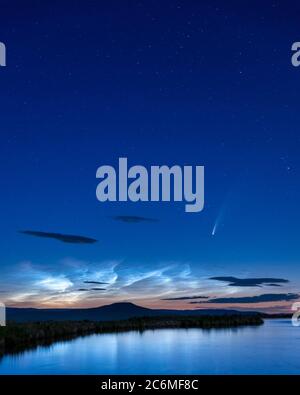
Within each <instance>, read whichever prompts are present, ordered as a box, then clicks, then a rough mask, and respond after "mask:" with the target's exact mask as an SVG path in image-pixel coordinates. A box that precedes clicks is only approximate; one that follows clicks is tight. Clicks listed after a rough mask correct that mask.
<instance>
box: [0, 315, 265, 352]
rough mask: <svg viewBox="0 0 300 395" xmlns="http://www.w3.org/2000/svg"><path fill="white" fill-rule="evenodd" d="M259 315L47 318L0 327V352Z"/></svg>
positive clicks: (230, 322) (255, 321)
mask: <svg viewBox="0 0 300 395" xmlns="http://www.w3.org/2000/svg"><path fill="white" fill-rule="evenodd" d="M261 324H263V319H262V318H261V317H260V316H259V315H253V314H252V315H226V316H201V317H189V316H186V317H178V316H174V317H173V316H170V317H142V318H132V319H128V320H120V321H107V322H94V321H59V322H56V321H44V322H28V323H13V322H9V323H8V325H7V326H6V327H1V328H0V355H4V354H12V353H18V352H22V351H24V350H26V349H30V348H34V347H37V346H40V345H50V344H52V343H54V342H56V341H60V340H68V339H74V338H76V337H79V336H85V335H90V334H99V333H114V332H125V331H143V330H147V329H164V328H169V329H170V328H176V329H178V328H201V329H211V328H230V327H238V326H245V325H261Z"/></svg>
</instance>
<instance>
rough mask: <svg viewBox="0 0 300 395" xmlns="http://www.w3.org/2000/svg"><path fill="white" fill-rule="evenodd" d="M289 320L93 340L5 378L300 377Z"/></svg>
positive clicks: (40, 356) (17, 363)
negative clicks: (127, 375)
mask: <svg viewBox="0 0 300 395" xmlns="http://www.w3.org/2000/svg"><path fill="white" fill-rule="evenodd" d="M299 355H300V327H293V326H292V324H291V320H289V319H276V320H265V323H264V325H261V326H257V327H241V328H234V329H210V330H202V329H160V330H146V331H145V332H142V333H139V332H134V331H133V332H125V333H112V334H100V335H89V336H86V337H81V338H77V339H74V340H71V341H63V342H57V343H54V344H53V345H51V346H46V347H44V346H41V347H38V348H36V349H34V350H29V351H26V352H23V353H21V354H17V355H13V356H5V357H3V358H2V359H1V360H0V374H243V373H244V374H251V373H254V374H299V373H300V358H299Z"/></svg>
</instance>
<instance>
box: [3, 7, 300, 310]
mask: <svg viewBox="0 0 300 395" xmlns="http://www.w3.org/2000/svg"><path fill="white" fill-rule="evenodd" d="M226 3H230V4H226ZM226 3H225V2H221V1H201V2H197V1H164V2H163V3H162V2H159V1H138V2H135V1H133V2H130V4H129V3H128V2H123V1H112V2H99V1H74V2H70V1H51V2H50V1H49V2H46V1H45V2H38V1H26V2H23V1H3V0H1V15H0V41H2V42H4V43H5V44H6V47H7V67H5V68H4V67H2V68H0V89H1V91H0V115H1V118H0V136H1V145H0V179H1V198H0V199H1V200H0V201H1V222H0V237H1V240H2V243H1V249H0V262H1V263H0V274H1V290H2V294H3V298H2V299H3V300H4V301H6V302H7V303H8V304H10V305H42V306H50V305H51V306H52V305H59V306H63V305H67V304H68V305H72V306H73V305H74V306H77V305H99V304H103V303H106V302H109V301H111V302H113V301H116V300H133V301H136V302H139V303H141V304H144V305H162V301H160V299H161V298H162V297H166V296H174V297H175V296H178V295H179V296H182V295H195V294H197V295H200V294H203V295H208V296H210V297H212V296H223V297H224V296H226V295H227V294H228V293H230V296H231V297H232V296H233V293H234V295H235V294H236V295H235V296H237V297H238V296H241V295H242V296H243V295H245V296H253V295H257V294H264V293H268V294H269V293H272V294H273V293H279V292H280V293H282V292H285V293H287V292H298V291H299V286H300V269H299V258H300V257H299V255H300V254H299V220H300V209H299V201H300V184H299V181H300V177H299V165H300V159H299V148H300V134H299V97H300V93H299V92H300V90H299V88H300V68H295V67H293V66H292V65H291V61H290V58H291V45H292V43H293V42H295V41H300V29H299V16H298V15H299V11H300V7H299V4H298V5H297V2H292V1H291V2H287V1H265V2H263V3H264V4H261V2H258V1H257V2H256V1H251V2H243V3H242V4H241V2H237V1H236V2H234V1H231V2H226ZM121 156H122V157H123V156H126V157H128V160H129V164H130V165H135V164H142V165H145V166H150V165H157V164H158V165H161V164H166V165H170V166H171V165H173V164H178V165H184V164H190V165H204V166H205V208H204V211H202V212H200V213H198V214H187V213H185V211H184V205H183V204H181V203H176V204H168V203H155V204H151V203H135V204H133V203H115V204H114V203H106V204H103V203H99V202H98V201H97V200H96V196H95V190H96V186H97V180H96V178H95V173H96V169H97V167H98V166H100V165H102V164H111V165H117V160H118V158H119V157H121ZM116 215H138V216H143V217H150V218H157V219H159V221H158V222H156V223H147V222H142V223H138V224H127V223H121V222H118V221H114V220H112V218H111V216H116ZM216 221H218V223H219V226H218V228H217V231H216V235H215V236H214V237H212V235H211V233H212V229H213V227H214V225H215V223H216ZM21 229H31V230H39V231H46V232H47V231H48V232H60V233H66V234H79V235H84V236H89V237H94V238H96V239H98V240H99V242H98V243H95V244H93V245H76V244H65V243H61V242H59V241H57V240H52V239H41V238H35V237H30V236H27V235H22V234H20V233H18V230H21ZM211 276H235V277H240V278H251V277H275V278H283V279H288V280H290V282H289V283H288V284H287V285H284V287H282V288H278V287H276V288H275V287H274V288H272V287H270V286H268V289H267V290H266V288H265V289H262V287H254V288H253V287H250V288H249V287H247V288H245V287H228V285H227V284H226V283H225V284H224V283H223V282H220V281H217V282H214V281H212V280H207V278H208V277H211ZM91 277H93V278H96V279H97V280H98V281H105V282H109V284H108V287H107V291H106V292H102V291H101V292H102V293H100V292H97V293H94V292H89V291H86V292H82V291H81V292H78V291H77V290H78V288H82V285H83V284H84V281H87V280H89V279H90V278H91ZM289 303H291V302H289ZM279 304H280V303H279ZM163 305H164V306H165V305H166V304H165V303H164V304H163ZM277 305H278V303H277ZM277 305H276V306H277ZM283 305H284V303H282V306H283ZM168 306H172V307H178V304H175V303H173V304H172V302H171V303H170V302H168ZM268 306H269V305H268ZM185 307H188V305H187V304H185ZM190 307H191V305H190ZM194 307H195V306H194ZM264 307H266V306H262V308H264ZM271 307H272V306H271ZM273 307H274V306H273ZM280 308H281V307H280ZM287 308H289V304H288V306H287Z"/></svg>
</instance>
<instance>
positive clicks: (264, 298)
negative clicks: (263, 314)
mask: <svg viewBox="0 0 300 395" xmlns="http://www.w3.org/2000/svg"><path fill="white" fill-rule="evenodd" d="M295 299H299V295H298V294H293V293H288V294H263V295H257V296H241V297H228V298H215V299H210V300H208V301H207V302H190V303H191V304H198V303H201V304H203V303H221V304H223V303H263V302H287V301H289V300H295Z"/></svg>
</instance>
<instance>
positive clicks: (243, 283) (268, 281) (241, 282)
mask: <svg viewBox="0 0 300 395" xmlns="http://www.w3.org/2000/svg"><path fill="white" fill-rule="evenodd" d="M210 280H216V281H222V282H227V283H229V284H228V286H229V287H260V286H263V285H268V286H273V287H279V286H280V285H279V284H277V283H288V282H289V280H285V279H284V278H267V277H266V278H264V277H262V278H237V277H229V276H227V277H226V276H224V277H210Z"/></svg>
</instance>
